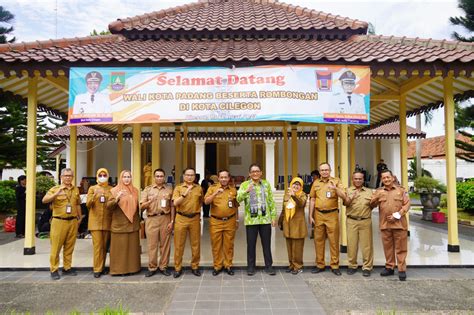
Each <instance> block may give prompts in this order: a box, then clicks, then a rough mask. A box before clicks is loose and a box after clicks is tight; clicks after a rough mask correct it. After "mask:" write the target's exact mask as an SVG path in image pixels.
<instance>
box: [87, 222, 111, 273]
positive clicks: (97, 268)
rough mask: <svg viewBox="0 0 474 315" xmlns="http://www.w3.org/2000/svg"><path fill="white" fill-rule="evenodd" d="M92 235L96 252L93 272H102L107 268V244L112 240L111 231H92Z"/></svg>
mask: <svg viewBox="0 0 474 315" xmlns="http://www.w3.org/2000/svg"><path fill="white" fill-rule="evenodd" d="M90 232H91V235H92V246H93V250H94V259H93V270H94V272H102V271H103V270H104V267H105V257H106V256H107V243H108V242H109V240H110V231H104V230H97V231H90Z"/></svg>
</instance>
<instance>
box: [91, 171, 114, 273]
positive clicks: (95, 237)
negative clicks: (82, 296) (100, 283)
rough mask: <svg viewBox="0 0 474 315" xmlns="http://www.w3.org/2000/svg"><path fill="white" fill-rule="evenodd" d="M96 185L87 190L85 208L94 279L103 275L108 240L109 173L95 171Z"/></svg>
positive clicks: (109, 221)
mask: <svg viewBox="0 0 474 315" xmlns="http://www.w3.org/2000/svg"><path fill="white" fill-rule="evenodd" d="M96 176H97V185H94V186H92V187H90V188H89V191H88V192H87V202H86V206H87V208H88V209H89V222H88V228H89V231H90V232H91V235H92V244H93V247H94V260H93V265H94V267H93V269H94V277H95V278H99V277H100V275H101V274H105V257H106V256H107V243H108V242H109V240H110V223H111V220H112V213H111V212H110V211H109V210H108V209H107V200H109V199H110V197H111V196H112V195H111V193H110V190H111V188H112V187H110V186H109V182H108V181H109V171H107V169H105V168H99V169H98V170H97V174H96Z"/></svg>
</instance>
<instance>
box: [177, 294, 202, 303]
mask: <svg viewBox="0 0 474 315" xmlns="http://www.w3.org/2000/svg"><path fill="white" fill-rule="evenodd" d="M196 296H197V293H179V292H177V293H175V294H174V295H173V302H175V301H196Z"/></svg>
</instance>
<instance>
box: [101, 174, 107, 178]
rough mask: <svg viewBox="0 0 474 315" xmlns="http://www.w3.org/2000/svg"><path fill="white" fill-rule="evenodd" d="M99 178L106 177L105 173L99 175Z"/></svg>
mask: <svg viewBox="0 0 474 315" xmlns="http://www.w3.org/2000/svg"><path fill="white" fill-rule="evenodd" d="M99 178H107V175H99Z"/></svg>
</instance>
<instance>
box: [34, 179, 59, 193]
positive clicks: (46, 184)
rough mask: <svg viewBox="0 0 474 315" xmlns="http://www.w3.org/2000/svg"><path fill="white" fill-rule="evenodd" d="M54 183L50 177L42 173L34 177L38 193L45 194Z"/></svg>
mask: <svg viewBox="0 0 474 315" xmlns="http://www.w3.org/2000/svg"><path fill="white" fill-rule="evenodd" d="M55 185H56V182H55V181H54V179H52V178H51V177H48V176H44V175H39V176H38V177H36V193H37V194H39V195H44V194H46V193H47V192H48V190H49V189H50V188H51V187H53V186H55Z"/></svg>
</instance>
